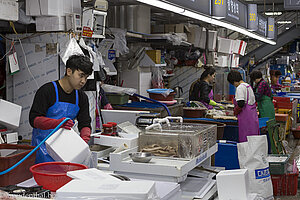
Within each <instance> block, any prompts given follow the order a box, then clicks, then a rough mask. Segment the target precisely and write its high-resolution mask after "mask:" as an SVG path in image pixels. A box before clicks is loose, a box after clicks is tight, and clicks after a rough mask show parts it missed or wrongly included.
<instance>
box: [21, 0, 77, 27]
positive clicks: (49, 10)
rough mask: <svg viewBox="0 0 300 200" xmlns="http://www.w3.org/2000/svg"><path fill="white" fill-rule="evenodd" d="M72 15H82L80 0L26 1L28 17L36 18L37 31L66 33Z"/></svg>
mask: <svg viewBox="0 0 300 200" xmlns="http://www.w3.org/2000/svg"><path fill="white" fill-rule="evenodd" d="M71 13H77V14H81V1H80V0H26V15H28V16H36V30H37V31H65V30H66V18H65V16H66V15H67V14H71Z"/></svg>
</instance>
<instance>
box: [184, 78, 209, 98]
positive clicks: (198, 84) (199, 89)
mask: <svg viewBox="0 0 300 200" xmlns="http://www.w3.org/2000/svg"><path fill="white" fill-rule="evenodd" d="M211 90H212V86H211V85H209V84H208V83H207V82H206V81H201V80H197V81H195V82H194V83H192V85H191V87H190V96H189V100H190V101H203V102H205V103H207V104H209V101H210V99H209V97H208V95H209V93H210V92H211Z"/></svg>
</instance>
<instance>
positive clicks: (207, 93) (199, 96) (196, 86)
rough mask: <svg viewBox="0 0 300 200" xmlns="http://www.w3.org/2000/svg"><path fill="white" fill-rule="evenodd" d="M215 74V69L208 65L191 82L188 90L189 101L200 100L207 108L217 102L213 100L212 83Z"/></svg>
mask: <svg viewBox="0 0 300 200" xmlns="http://www.w3.org/2000/svg"><path fill="white" fill-rule="evenodd" d="M215 76H216V70H215V69H214V68H212V67H208V68H207V69H206V70H205V71H204V72H203V73H202V74H201V77H200V79H198V80H197V81H195V82H194V83H192V85H191V87H190V92H189V100H190V101H200V102H201V103H203V104H204V105H205V106H206V107H207V108H208V109H212V108H213V106H217V105H218V104H217V103H216V102H215V101H214V100H213V90H212V84H213V82H214V79H215Z"/></svg>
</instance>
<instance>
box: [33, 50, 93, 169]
mask: <svg viewBox="0 0 300 200" xmlns="http://www.w3.org/2000/svg"><path fill="white" fill-rule="evenodd" d="M92 72H93V63H92V62H90V59H89V58H88V57H85V56H82V55H72V56H70V58H69V59H68V60H67V63H66V72H65V76H64V77H63V78H61V79H60V80H57V81H53V82H49V83H46V84H44V85H43V86H41V87H40V88H39V89H38V90H37V92H36V94H35V97H34V100H33V104H32V107H31V109H30V113H29V122H30V125H31V126H32V127H33V131H32V145H33V146H37V145H38V144H39V143H40V142H41V141H42V140H43V139H44V138H45V137H46V136H48V134H49V133H50V132H51V131H52V130H53V129H54V128H56V127H57V126H58V125H59V124H60V123H61V122H62V121H63V120H64V119H65V118H70V119H72V120H68V121H66V122H65V123H64V124H63V125H62V126H61V128H65V129H69V130H70V129H71V127H73V125H74V122H73V120H74V119H75V118H77V120H78V130H79V131H80V137H81V138H82V139H83V140H84V141H85V142H88V141H89V139H90V134H91V117H90V115H89V102H88V98H87V95H86V94H85V93H84V92H83V91H81V90H80V89H81V88H82V87H83V86H84V85H85V83H86V82H87V77H88V76H89V75H91V74H92ZM66 151H67V149H66ZM51 161H54V160H53V159H52V157H51V156H50V155H49V154H48V152H47V149H46V146H45V144H42V145H41V147H40V148H39V150H38V151H37V153H36V163H42V162H51Z"/></svg>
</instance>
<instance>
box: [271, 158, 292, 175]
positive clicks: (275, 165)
mask: <svg viewBox="0 0 300 200" xmlns="http://www.w3.org/2000/svg"><path fill="white" fill-rule="evenodd" d="M272 157H275V158H279V157H280V158H282V159H284V160H282V161H278V162H276V161H274V162H269V170H270V173H271V174H285V173H286V172H287V162H288V160H289V159H290V156H289V155H287V154H285V155H279V154H270V155H268V158H267V160H268V161H269V160H271V158H272Z"/></svg>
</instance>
